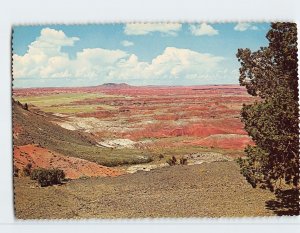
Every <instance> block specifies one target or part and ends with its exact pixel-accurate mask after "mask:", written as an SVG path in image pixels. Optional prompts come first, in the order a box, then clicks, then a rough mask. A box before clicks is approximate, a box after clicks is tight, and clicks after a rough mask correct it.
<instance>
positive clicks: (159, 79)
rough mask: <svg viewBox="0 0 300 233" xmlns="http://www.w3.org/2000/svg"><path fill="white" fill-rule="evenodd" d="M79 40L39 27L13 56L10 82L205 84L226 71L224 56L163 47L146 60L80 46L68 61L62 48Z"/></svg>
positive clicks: (124, 53)
mask: <svg viewBox="0 0 300 233" xmlns="http://www.w3.org/2000/svg"><path fill="white" fill-rule="evenodd" d="M78 40H79V38H77V37H68V36H67V35H65V33H64V32H63V31H57V30H54V29H50V28H44V29H42V31H41V34H40V36H39V37H37V38H36V40H35V41H34V42H32V43H31V44H30V45H29V46H28V50H27V52H26V53H25V54H24V55H22V56H21V55H17V54H14V55H13V76H14V78H15V80H17V81H18V80H23V83H24V81H25V80H27V79H31V80H33V81H32V82H46V81H42V80H49V79H55V80H60V79H61V80H65V79H69V80H71V81H72V83H73V84H74V85H76V84H78V85H81V83H84V84H85V85H86V84H87V83H89V84H90V85H94V84H101V83H104V82H127V83H130V84H138V85H139V84H140V85H144V84H172V83H173V82H174V80H177V81H176V83H181V84H186V82H187V81H189V80H192V81H193V82H194V83H201V82H204V83H209V82H210V81H211V80H214V79H216V80H217V79H218V77H219V76H220V75H221V76H222V75H223V76H224V75H225V74H226V72H227V71H226V70H225V69H224V68H221V67H222V65H221V64H222V62H223V61H224V58H223V57H220V56H215V55H212V54H208V53H200V52H197V51H193V50H190V49H182V48H176V47H166V48H165V49H164V51H163V52H162V53H161V54H160V55H158V56H156V57H155V58H153V59H152V60H151V61H149V62H145V61H140V60H139V58H138V56H137V55H135V54H130V53H127V52H125V51H123V50H119V49H116V50H110V49H104V48H85V49H83V50H81V51H79V52H77V53H76V56H75V58H73V59H71V58H70V57H69V55H68V54H67V53H65V52H63V51H62V47H64V46H74V44H75V43H76V41H78ZM128 42H129V41H128ZM125 44H127V45H128V43H127V42H126V43H125ZM125 46H126V45H125ZM178 80H181V81H179V82H178ZM58 82H59V81H58ZM20 83H21V82H20ZM66 84H67V83H66Z"/></svg>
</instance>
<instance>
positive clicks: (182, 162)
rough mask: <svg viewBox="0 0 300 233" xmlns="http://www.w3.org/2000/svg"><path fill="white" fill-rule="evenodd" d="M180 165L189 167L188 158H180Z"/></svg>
mask: <svg viewBox="0 0 300 233" xmlns="http://www.w3.org/2000/svg"><path fill="white" fill-rule="evenodd" d="M179 163H180V164H181V165H187V158H183V157H182V158H180V160H179Z"/></svg>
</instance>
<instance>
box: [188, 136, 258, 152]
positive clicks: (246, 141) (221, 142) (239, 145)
mask: <svg viewBox="0 0 300 233" xmlns="http://www.w3.org/2000/svg"><path fill="white" fill-rule="evenodd" d="M215 136H216V135H215ZM215 136H211V137H206V138H203V139H200V140H197V141H194V142H192V143H191V144H192V145H198V146H205V147H206V146H207V147H215V148H222V149H243V148H245V147H246V146H247V145H254V142H253V141H252V140H251V139H250V138H249V137H248V136H246V135H237V136H233V137H226V135H225V137H222V136H220V137H215Z"/></svg>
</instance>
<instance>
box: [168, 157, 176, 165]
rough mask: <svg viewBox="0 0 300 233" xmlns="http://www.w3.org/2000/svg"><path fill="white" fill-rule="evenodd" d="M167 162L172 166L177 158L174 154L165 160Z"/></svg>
mask: <svg viewBox="0 0 300 233" xmlns="http://www.w3.org/2000/svg"><path fill="white" fill-rule="evenodd" d="M167 163H168V164H169V165H170V166H174V165H176V163H177V159H176V158H175V156H172V158H170V159H168V160H167Z"/></svg>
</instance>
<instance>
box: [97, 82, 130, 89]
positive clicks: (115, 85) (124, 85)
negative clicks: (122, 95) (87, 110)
mask: <svg viewBox="0 0 300 233" xmlns="http://www.w3.org/2000/svg"><path fill="white" fill-rule="evenodd" d="M97 87H105V88H129V87H131V86H130V85H129V84H127V83H104V84H102V85H98V86H97Z"/></svg>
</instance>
